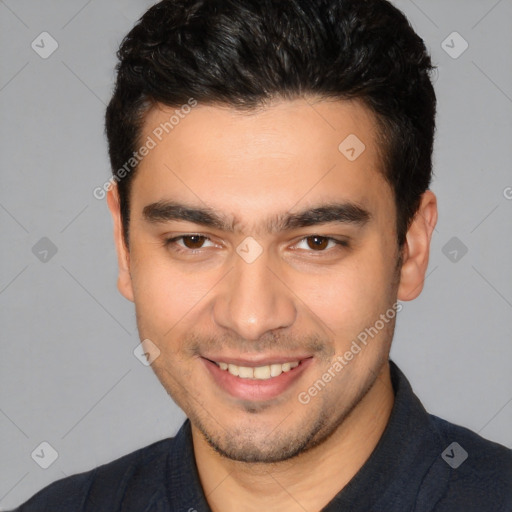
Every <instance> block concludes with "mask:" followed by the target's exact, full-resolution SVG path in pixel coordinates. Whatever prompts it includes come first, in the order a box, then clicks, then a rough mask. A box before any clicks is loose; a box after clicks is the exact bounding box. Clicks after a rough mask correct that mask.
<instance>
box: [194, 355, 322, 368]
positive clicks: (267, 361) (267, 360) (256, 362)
mask: <svg viewBox="0 0 512 512" xmlns="http://www.w3.org/2000/svg"><path fill="white" fill-rule="evenodd" d="M202 357H203V358H204V359H208V360H210V361H212V362H214V363H227V364H234V365H236V366H245V367H248V368H257V367H258V366H267V365H271V364H282V363H293V362H295V361H302V360H304V359H309V358H310V357H313V356H311V355H297V356H290V355H282V356H265V357H261V356H258V357H256V356H255V357H250V358H246V359H242V358H240V357H231V356H223V355H219V356H217V355H212V356H210V355H208V356H206V355H205V356H202Z"/></svg>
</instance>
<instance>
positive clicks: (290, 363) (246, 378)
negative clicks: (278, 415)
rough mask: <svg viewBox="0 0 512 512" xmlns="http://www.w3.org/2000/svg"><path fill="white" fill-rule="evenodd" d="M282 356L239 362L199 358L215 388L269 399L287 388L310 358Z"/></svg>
mask: <svg viewBox="0 0 512 512" xmlns="http://www.w3.org/2000/svg"><path fill="white" fill-rule="evenodd" d="M286 359H287V358H281V360H279V359H277V358H275V359H273V360H266V361H242V360H233V359H229V360H222V358H218V359H217V358H214V359H209V358H205V357H202V358H201V360H202V361H203V363H204V364H205V365H206V367H207V369H208V371H209V374H210V376H211V377H212V378H213V381H214V383H215V384H216V386H217V387H218V388H220V389H221V390H223V391H224V392H226V393H228V394H229V395H231V396H232V397H235V398H239V399H243V400H251V401H265V400H270V399H273V398H276V397H278V396H279V395H282V394H283V393H284V392H285V391H287V390H289V389H291V388H292V386H293V384H294V383H296V382H297V380H298V379H299V378H300V376H301V375H302V374H303V373H304V371H306V369H307V368H308V367H309V366H310V364H311V363H312V360H313V357H312V356H307V357H304V358H297V359H295V360H291V359H288V360H286Z"/></svg>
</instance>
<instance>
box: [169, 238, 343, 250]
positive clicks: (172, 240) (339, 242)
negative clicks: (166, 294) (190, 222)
mask: <svg viewBox="0 0 512 512" xmlns="http://www.w3.org/2000/svg"><path fill="white" fill-rule="evenodd" d="M193 236H197V237H201V238H204V239H205V241H206V240H207V241H211V240H210V238H209V237H207V236H205V235H201V234H199V233H189V234H186V235H179V236H175V237H172V238H167V239H165V240H164V242H163V245H164V247H170V246H174V247H173V250H174V251H175V252H177V253H187V254H191V255H193V254H197V253H199V252H201V251H202V250H203V249H205V248H204V247H199V248H198V249H189V248H186V247H182V246H180V245H178V244H177V242H178V241H179V240H183V239H184V238H189V237H193ZM315 237H316V238H322V239H323V240H327V241H328V242H334V243H335V244H336V245H337V246H338V247H337V248H345V249H348V248H349V247H350V244H349V242H348V241H347V240H339V239H337V238H333V237H330V236H323V235H315V234H314V235H308V236H305V237H303V238H301V239H300V240H299V241H298V242H297V243H296V244H295V245H298V244H300V243H301V242H304V241H306V240H307V239H308V238H315ZM332 249H333V247H331V248H330V249H323V250H318V251H315V250H313V249H310V250H308V252H310V253H318V254H322V253H327V252H330V251H331V250H332Z"/></svg>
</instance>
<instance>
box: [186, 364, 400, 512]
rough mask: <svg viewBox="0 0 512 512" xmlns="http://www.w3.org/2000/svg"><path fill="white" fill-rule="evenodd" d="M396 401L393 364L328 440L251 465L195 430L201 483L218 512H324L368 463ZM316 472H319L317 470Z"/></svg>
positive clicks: (197, 462)
mask: <svg viewBox="0 0 512 512" xmlns="http://www.w3.org/2000/svg"><path fill="white" fill-rule="evenodd" d="M393 402H394V393H393V387H392V384H391V375H390V369H389V363H386V364H385V365H384V367H383V369H382V371H381V373H380V375H379V378H377V380H376V381H375V384H374V385H373V387H372V388H371V389H370V391H369V392H368V393H367V394H366V395H365V397H364V398H363V399H362V400H361V401H360V402H359V404H358V405H357V406H356V407H355V408H354V410H353V411H352V412H351V414H350V415H349V416H348V417H347V418H346V419H345V420H344V421H343V423H342V424H341V425H340V426H339V427H338V428H337V430H336V431H335V432H334V434H332V435H331V436H330V437H329V438H328V439H327V440H325V441H324V442H323V443H322V444H320V445H319V446H316V447H315V448H312V449H310V450H308V451H306V452H305V453H302V454H300V455H299V456H297V457H294V458H293V459H291V460H287V461H283V462H279V463H273V464H263V463H260V464H247V463H244V462H238V461H233V460H230V459H227V458H225V457H222V456H221V455H219V454H218V453H217V452H215V451H214V450H213V449H212V448H211V447H210V445H209V444H208V443H207V442H206V441H205V439H204V437H203V436H202V434H201V433H200V432H199V431H198V430H197V429H196V428H195V427H194V426H192V437H193V442H194V454H195V458H196V464H197V467H198V472H199V478H200V480H201V485H202V487H203V490H204V493H205V496H206V499H207V501H208V503H209V505H210V508H211V509H212V511H213V512H220V511H222V512H232V511H233V512H234V511H235V510H236V511H237V512H238V511H239V510H240V508H241V504H243V507H242V508H243V510H244V511H247V512H256V511H258V512H259V511H261V510H266V511H269V512H273V511H279V512H287V511H290V512H291V511H301V512H303V511H304V510H320V509H321V508H322V507H324V506H325V505H327V503H329V501H331V499H332V498H333V497H334V496H335V495H336V494H338V493H339V492H340V491H341V490H342V489H343V488H344V487H345V486H346V485H347V484H348V482H349V481H350V480H351V479H352V477H353V476H354V475H355V474H356V473H357V472H358V471H359V469H360V468H361V467H362V466H363V465H364V463H365V462H366V461H367V460H368V458H369V456H370V455H371V453H372V451H373V450H374V448H375V446H376V445H377V443H378V441H379V439H380V438H381V436H382V433H383V432H384V429H385V428H386V425H387V423H388V420H389V416H390V414H391V409H392V407H393ZM312 468H314V471H312Z"/></svg>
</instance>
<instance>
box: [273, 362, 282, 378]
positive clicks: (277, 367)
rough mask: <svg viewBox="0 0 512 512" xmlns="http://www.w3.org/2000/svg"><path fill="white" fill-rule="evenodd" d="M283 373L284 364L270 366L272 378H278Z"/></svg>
mask: <svg viewBox="0 0 512 512" xmlns="http://www.w3.org/2000/svg"><path fill="white" fill-rule="evenodd" d="M281 373H283V365H282V364H271V365H270V376H271V377H278V376H279V375H281Z"/></svg>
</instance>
